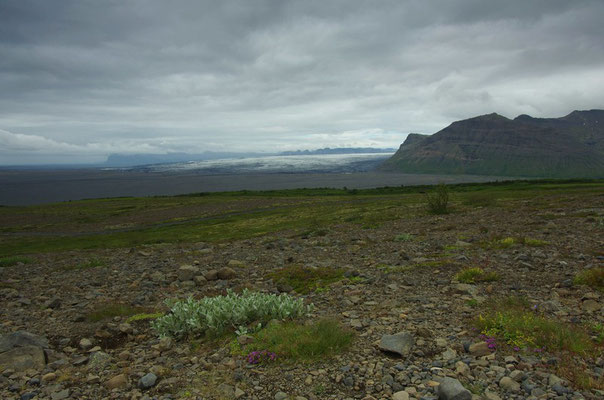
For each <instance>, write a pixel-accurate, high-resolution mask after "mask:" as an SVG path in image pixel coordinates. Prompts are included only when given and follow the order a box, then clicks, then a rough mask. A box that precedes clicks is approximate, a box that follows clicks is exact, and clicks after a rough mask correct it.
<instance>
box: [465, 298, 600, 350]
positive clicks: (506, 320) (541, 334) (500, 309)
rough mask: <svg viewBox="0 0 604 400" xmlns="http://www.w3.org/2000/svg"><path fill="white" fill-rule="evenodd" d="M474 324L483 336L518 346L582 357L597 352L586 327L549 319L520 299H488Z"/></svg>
mask: <svg viewBox="0 0 604 400" xmlns="http://www.w3.org/2000/svg"><path fill="white" fill-rule="evenodd" d="M476 323H477V325H478V327H479V329H480V330H481V332H482V333H483V334H484V335H486V336H490V337H495V338H497V339H498V340H500V341H502V342H503V343H505V344H506V345H508V346H511V347H515V348H518V349H524V350H527V351H530V350H535V349H537V350H547V351H550V352H557V351H566V352H571V353H575V354H578V355H582V356H589V355H594V354H597V353H598V352H601V349H599V347H598V345H597V343H595V342H594V341H593V340H592V339H591V337H590V335H589V333H588V331H587V330H586V329H582V328H580V327H578V326H571V325H569V324H565V323H563V322H561V321H559V320H553V319H549V318H547V317H545V316H544V315H542V314H540V313H539V312H538V311H537V310H535V309H532V308H531V307H530V305H529V303H528V301H527V300H525V299H522V298H516V297H509V298H504V299H499V300H492V301H490V302H489V303H488V304H487V305H486V307H485V309H484V310H483V312H482V313H481V315H480V316H479V318H478V319H477V321H476Z"/></svg>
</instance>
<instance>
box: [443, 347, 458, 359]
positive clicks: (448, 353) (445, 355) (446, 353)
mask: <svg viewBox="0 0 604 400" xmlns="http://www.w3.org/2000/svg"><path fill="white" fill-rule="evenodd" d="M441 357H442V358H443V360H445V361H449V360H453V359H454V358H455V357H457V352H456V351H455V350H453V349H452V348H448V349H447V350H445V351H443V352H442V354H441Z"/></svg>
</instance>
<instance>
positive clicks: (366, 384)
mask: <svg viewBox="0 0 604 400" xmlns="http://www.w3.org/2000/svg"><path fill="white" fill-rule="evenodd" d="M443 203H444V204H443ZM0 221H1V223H0V321H1V325H0V334H1V335H2V336H0V398H2V399H53V400H60V399H164V400H167V399H236V398H237V399H276V400H283V399H297V400H303V399H308V400H312V399H367V400H370V399H388V400H390V399H394V400H404V399H426V400H427V399H489V400H496V399H601V398H604V378H603V369H604V355H603V345H604V313H603V310H604V309H603V304H604V303H603V299H604V181H602V180H584V181H579V180H574V181H514V182H498V183H471V184H458V185H447V186H438V187H430V186H412V187H396V188H382V189H348V190H340V189H300V190H275V191H257V192H222V193H212V194H210V193H200V194H192V195H186V196H172V197H160V196H158V197H139V198H134V197H124V198H108V199H94V200H82V201H71V202H63V203H53V204H45V205H32V206H4V207H0ZM219 296H223V297H219ZM188 298H190V299H191V300H190V301H189V302H188V303H177V300H181V301H183V300H186V299H188ZM166 301H168V303H166ZM227 303H228V304H227ZM186 304H189V306H187V307H188V308H187V307H185V306H186ZM285 305H287V307H290V308H287V307H286V306H285ZM244 306H245V307H248V308H245V307H244ZM179 307H180V308H179ZM204 307H206V308H205V309H204ZM212 307H214V308H212ZM228 307H231V308H228ZM225 310H226V311H225ZM235 315H236V316H237V318H238V319H237V320H234V319H232V318H234V316H235ZM183 316H184V317H183ZM180 317H183V318H181V319H179V318H180ZM11 332H12V333H11ZM15 332H17V333H15Z"/></svg>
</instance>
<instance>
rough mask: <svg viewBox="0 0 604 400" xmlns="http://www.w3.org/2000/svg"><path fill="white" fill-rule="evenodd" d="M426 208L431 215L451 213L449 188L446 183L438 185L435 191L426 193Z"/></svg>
mask: <svg viewBox="0 0 604 400" xmlns="http://www.w3.org/2000/svg"><path fill="white" fill-rule="evenodd" d="M426 206H427V208H428V212H429V213H430V214H437V215H440V214H448V213H449V188H448V187H447V185H445V184H444V183H441V184H438V185H436V187H435V188H434V191H432V192H431V193H426Z"/></svg>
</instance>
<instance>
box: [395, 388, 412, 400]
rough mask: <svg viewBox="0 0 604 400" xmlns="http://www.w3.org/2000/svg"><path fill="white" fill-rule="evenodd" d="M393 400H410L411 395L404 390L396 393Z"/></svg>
mask: <svg viewBox="0 0 604 400" xmlns="http://www.w3.org/2000/svg"><path fill="white" fill-rule="evenodd" d="M392 400H409V393H407V392H405V391H404V390H401V391H400V392H396V393H394V394H393V395H392Z"/></svg>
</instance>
